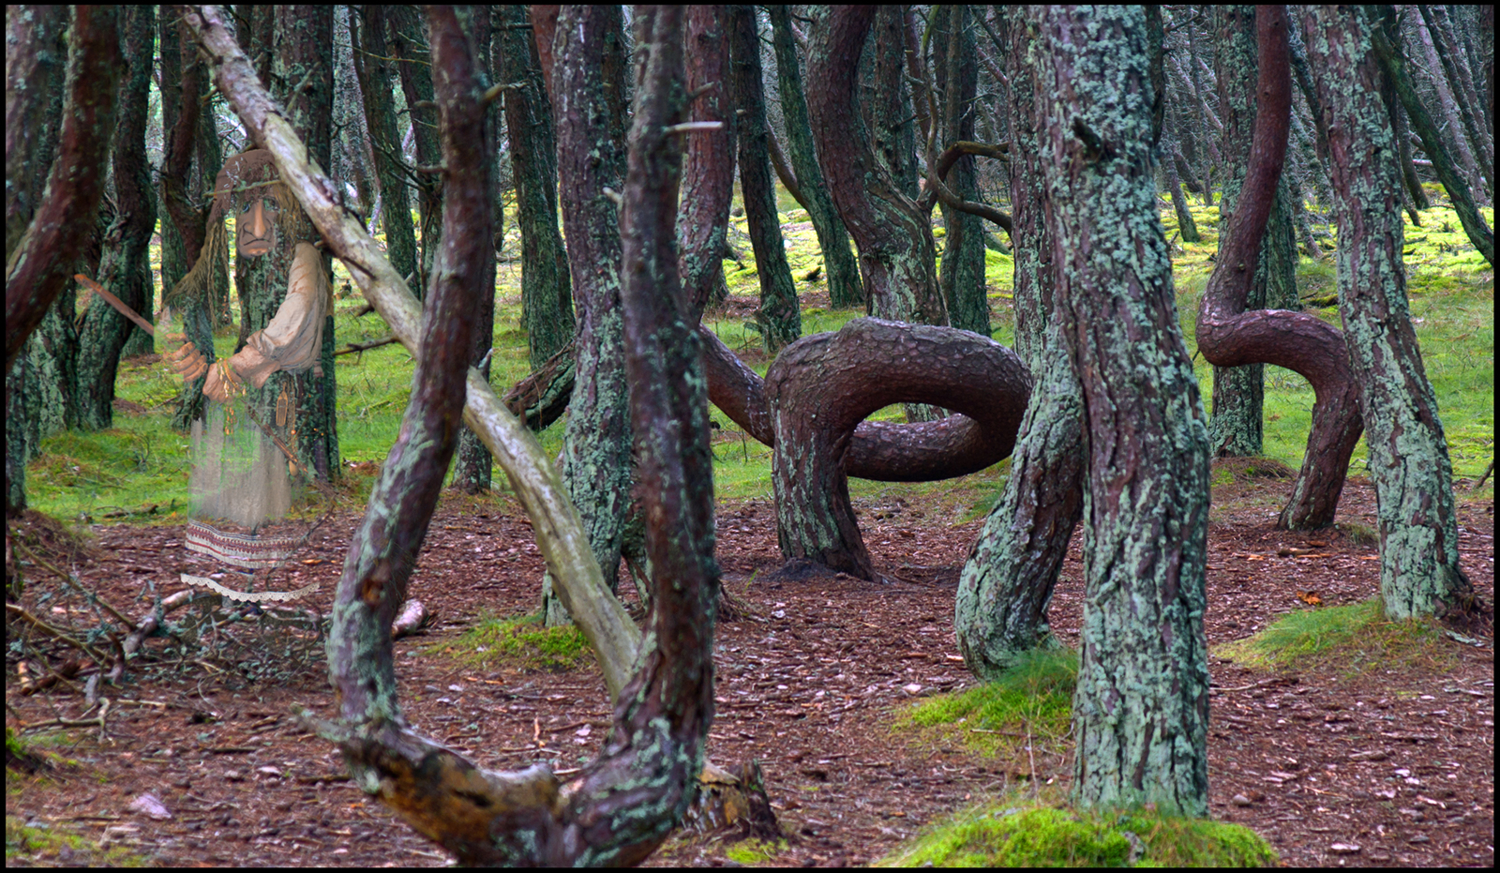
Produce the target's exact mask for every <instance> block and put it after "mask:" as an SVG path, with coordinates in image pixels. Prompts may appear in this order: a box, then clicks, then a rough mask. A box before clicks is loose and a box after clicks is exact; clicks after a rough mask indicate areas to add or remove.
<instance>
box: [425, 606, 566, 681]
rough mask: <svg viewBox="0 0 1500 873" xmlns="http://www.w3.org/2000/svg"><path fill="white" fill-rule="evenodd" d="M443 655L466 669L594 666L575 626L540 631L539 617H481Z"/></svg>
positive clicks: (541, 629)
mask: <svg viewBox="0 0 1500 873" xmlns="http://www.w3.org/2000/svg"><path fill="white" fill-rule="evenodd" d="M443 651H444V653H445V654H451V655H452V656H453V657H454V658H456V659H457V660H459V661H460V662H461V663H463V664H464V665H466V666H469V667H473V668H484V669H494V668H496V667H499V666H502V665H508V666H512V667H519V668H522V669H528V670H553V671H563V670H573V669H575V668H578V667H582V666H585V665H587V664H591V663H593V662H594V650H593V649H592V648H591V647H590V646H589V641H588V639H587V638H585V637H584V635H583V632H582V631H580V630H579V629H578V627H577V626H576V625H571V624H570V625H565V626H562V627H543V626H542V623H541V617H540V616H539V615H524V616H520V617H513V618H497V617H495V616H493V615H484V616H481V617H480V619H479V621H478V622H477V623H476V624H475V625H474V627H472V628H470V629H469V630H466V631H464V633H463V634H462V635H461V636H460V637H459V638H458V639H457V640H455V641H454V642H453V643H452V645H449V646H445V647H444V649H443Z"/></svg>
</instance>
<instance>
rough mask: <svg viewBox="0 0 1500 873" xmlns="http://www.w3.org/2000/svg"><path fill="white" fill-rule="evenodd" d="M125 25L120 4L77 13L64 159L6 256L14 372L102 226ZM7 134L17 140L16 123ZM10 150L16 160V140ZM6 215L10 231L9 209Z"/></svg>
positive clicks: (8, 339) (9, 360) (8, 343)
mask: <svg viewBox="0 0 1500 873" xmlns="http://www.w3.org/2000/svg"><path fill="white" fill-rule="evenodd" d="M119 20H120V12H119V10H118V9H116V8H115V7H99V6H83V7H78V8H76V9H75V10H74V11H73V18H72V26H71V27H70V28H69V38H68V42H69V51H68V68H67V73H66V76H65V82H64V89H65V92H66V93H65V96H64V101H65V102H64V104H63V122H62V132H61V133H60V134H59V135H58V156H57V160H56V161H54V162H53V164H52V170H51V172H50V174H49V175H48V176H47V186H46V188H45V189H44V190H43V193H42V196H41V200H40V203H39V205H38V206H37V209H36V212H35V214H34V215H33V217H32V220H31V224H30V225H29V226H27V229H26V233H25V234H24V235H23V236H22V237H21V240H20V242H19V243H17V244H16V248H15V249H14V250H12V251H11V252H10V253H9V255H8V257H7V259H6V268H5V371H6V372H7V373H9V372H10V371H11V368H12V367H13V366H15V362H16V357H17V355H19V354H20V352H21V348H22V346H23V345H24V344H25V342H26V338H27V337H28V336H30V335H31V332H32V331H33V330H35V329H36V326H37V325H38V324H40V323H41V321H42V317H43V316H44V315H45V314H46V312H47V307H49V306H51V305H52V301H53V300H55V299H56V298H57V296H58V295H59V294H61V293H62V290H63V288H64V287H66V286H67V285H68V284H69V283H70V282H71V281H72V274H73V273H74V271H75V268H74V262H75V260H76V259H77V258H78V256H79V254H80V253H81V252H82V251H83V248H84V246H85V245H86V244H87V242H88V237H89V233H90V232H91V230H92V228H93V226H94V219H95V216H96V214H97V213H98V210H99V200H100V196H101V195H102V194H103V191H104V180H105V175H106V169H107V168H106V167H105V165H104V161H105V156H106V155H108V154H109V145H110V138H109V137H103V136H100V135H99V131H101V130H113V129H114V126H115V125H114V119H115V101H116V97H117V95H116V93H115V85H116V83H117V82H118V80H119V76H120V69H121V66H122V64H121V60H120V44H119ZM8 58H9V53H7V59H8ZM6 79H7V82H6V92H7V93H6V111H7V116H8V114H9V111H10V108H11V106H12V105H14V102H13V99H12V98H13V97H20V96H21V95H20V94H13V93H12V90H13V89H12V88H11V85H10V75H9V70H8V69H7V72H6ZM41 96H45V95H41ZM7 120H8V118H7ZM6 130H7V135H9V131H10V127H9V125H8V124H7V127H6ZM6 146H7V149H6V154H7V160H8V159H9V151H10V149H9V146H10V143H9V141H7V143H6ZM6 216H7V222H6V223H7V226H8V225H9V223H10V222H9V220H8V219H9V218H10V213H9V209H8V206H7V213H6ZM8 237H9V231H8V230H7V238H8Z"/></svg>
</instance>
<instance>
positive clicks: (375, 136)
mask: <svg viewBox="0 0 1500 873" xmlns="http://www.w3.org/2000/svg"><path fill="white" fill-rule="evenodd" d="M357 20H358V22H359V23H358V33H359V43H360V44H359V48H360V50H359V51H356V52H354V68H355V70H356V71H357V72H358V75H359V82H360V94H361V98H362V100H363V102H364V106H365V123H366V124H367V125H368V126H369V129H370V146H371V149H372V151H373V152H374V154H375V175H376V178H377V179H378V180H379V182H380V197H381V200H382V201H383V202H384V207H383V212H382V218H381V220H380V223H381V227H383V228H384V229H385V246H386V251H387V252H389V253H390V258H391V265H392V266H393V267H395V268H396V272H398V273H400V274H401V275H403V276H412V275H415V274H416V271H417V237H416V234H415V233H414V232H413V230H412V223H411V200H410V198H409V197H407V191H406V173H405V167H404V166H403V161H402V159H401V135H400V133H399V132H398V131H397V127H396V104H395V100H394V99H393V94H392V91H391V89H392V87H393V84H394V81H395V74H396V71H395V70H394V69H392V66H393V62H392V61H391V59H390V49H389V48H388V47H387V45H386V38H385V35H386V29H387V24H386V7H384V6H380V5H377V4H370V3H367V4H365V5H364V6H361V7H359V14H358V17H357Z"/></svg>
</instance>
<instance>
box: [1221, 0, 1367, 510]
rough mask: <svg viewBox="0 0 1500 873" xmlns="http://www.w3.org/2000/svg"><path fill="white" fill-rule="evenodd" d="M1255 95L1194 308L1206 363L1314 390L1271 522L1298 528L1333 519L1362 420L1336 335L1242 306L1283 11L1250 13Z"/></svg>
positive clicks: (1279, 92)
mask: <svg viewBox="0 0 1500 873" xmlns="http://www.w3.org/2000/svg"><path fill="white" fill-rule="evenodd" d="M1258 17H1259V19H1261V20H1258V21H1257V23H1256V28H1257V31H1258V34H1259V38H1258V42H1259V46H1260V58H1259V77H1260V78H1259V85H1258V86H1257V92H1258V93H1259V96H1260V100H1259V106H1258V109H1257V116H1256V122H1255V136H1254V141H1253V143H1252V145H1251V152H1250V159H1249V161H1250V163H1249V168H1248V170H1247V171H1246V174H1245V182H1244V185H1243V186H1242V187H1241V189H1240V195H1239V203H1238V204H1237V206H1236V209H1235V212H1234V216H1233V218H1232V220H1231V221H1230V224H1229V227H1228V228H1227V229H1226V230H1225V232H1224V234H1223V235H1222V238H1221V241H1220V246H1219V260H1218V263H1217V264H1216V266H1215V267H1214V272H1213V274H1212V275H1211V276H1209V279H1208V286H1207V288H1205V289H1204V292H1203V300H1202V302H1201V303H1200V304H1199V307H1198V348H1199V350H1200V351H1202V352H1203V357H1204V358H1206V359H1207V360H1208V362H1209V363H1211V364H1213V365H1215V366H1218V367H1237V366H1241V365H1243V364H1247V363H1254V362H1264V363H1268V364H1276V365H1278V366H1282V367H1286V368H1288V369H1291V370H1295V371H1296V372H1298V373H1301V374H1302V375H1303V376H1304V377H1306V378H1307V380H1308V381H1309V382H1311V383H1312V386H1313V390H1314V391H1315V392H1316V397H1317V399H1316V402H1315V404H1314V406H1313V423H1312V431H1311V432H1310V433H1309V434H1308V438H1307V454H1306V455H1305V456H1304V458H1303V461H1302V470H1301V471H1300V472H1299V473H1298V474H1297V479H1296V481H1295V482H1293V485H1292V497H1291V499H1290V501H1288V503H1287V505H1286V507H1285V508H1284V509H1283V510H1282V511H1281V516H1280V518H1278V519H1277V522H1276V524H1277V527H1279V528H1283V529H1292V530H1305V529H1316V528H1322V527H1327V526H1329V525H1331V524H1333V519H1334V514H1335V512H1336V511H1337V509H1338V500H1339V495H1340V493H1341V492H1342V491H1343V488H1344V478H1345V476H1346V475H1347V474H1348V471H1349V457H1350V455H1352V454H1353V452H1354V446H1355V443H1357V442H1358V441H1359V434H1360V431H1361V429H1362V428H1363V424H1362V421H1361V419H1360V410H1359V388H1358V386H1357V384H1356V383H1355V381H1354V378H1353V374H1352V372H1351V371H1350V369H1349V363H1348V361H1349V359H1348V352H1347V350H1346V348H1345V345H1344V337H1343V334H1341V333H1340V332H1339V331H1338V329H1336V328H1334V327H1331V326H1330V325H1328V324H1327V323H1325V322H1323V321H1322V320H1321V319H1319V318H1317V317H1316V316H1313V315H1308V314H1306V313H1301V312H1288V311H1284V310H1270V309H1260V310H1250V311H1248V312H1247V311H1246V300H1247V299H1248V297H1249V294H1250V289H1251V287H1252V285H1253V283H1254V279H1255V267H1256V264H1257V261H1258V252H1259V249H1260V244H1261V239H1262V237H1263V235H1264V232H1265V227H1266V222H1267V219H1268V217H1269V215H1270V213H1271V208H1272V204H1273V201H1274V199H1275V196H1276V186H1277V181H1278V179H1279V178H1280V175H1281V167H1282V163H1283V161H1284V160H1285V157H1286V142H1287V132H1288V128H1289V124H1290V117H1291V73H1290V61H1289V51H1288V48H1287V36H1286V30H1287V29H1286V25H1285V20H1284V14H1275V13H1268V14H1266V15H1262V16H1258Z"/></svg>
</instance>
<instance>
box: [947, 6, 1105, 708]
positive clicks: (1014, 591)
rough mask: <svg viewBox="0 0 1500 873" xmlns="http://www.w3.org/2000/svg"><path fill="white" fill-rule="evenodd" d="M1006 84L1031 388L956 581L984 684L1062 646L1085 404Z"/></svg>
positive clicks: (1036, 182)
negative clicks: (1056, 631)
mask: <svg viewBox="0 0 1500 873" xmlns="http://www.w3.org/2000/svg"><path fill="white" fill-rule="evenodd" d="M1005 19H1006V20H1005V21H1003V22H1002V23H1001V27H1002V28H1004V29H1005V30H1006V31H1007V34H1006V36H1007V38H1008V44H1009V45H1010V47H1011V57H1014V58H1024V57H1026V51H1027V49H1028V47H1029V46H1030V45H1032V44H1033V43H1034V42H1035V39H1034V34H1033V32H1032V31H1031V29H1030V28H1029V27H1028V26H1027V22H1026V21H1025V19H1024V17H1023V16H1021V15H1019V14H1018V13H1008V14H1006V16H1005ZM1011 78H1012V85H1011V88H1010V89H1009V90H1010V99H1011V106H1010V110H1011V136H1012V142H1013V143H1014V145H1015V148H1014V149H1013V150H1012V158H1011V198H1010V200H1011V203H1012V204H1013V206H1012V219H1013V221H1014V233H1013V239H1014V240H1015V284H1014V289H1013V291H1014V308H1015V313H1016V351H1017V352H1018V353H1019V354H1020V355H1021V358H1022V360H1024V361H1025V362H1026V364H1027V366H1028V368H1029V369H1030V370H1031V373H1032V376H1033V377H1034V379H1035V381H1036V384H1035V385H1034V387H1033V388H1032V392H1031V398H1030V400H1029V401H1028V402H1027V405H1026V417H1025V418H1024V419H1023V420H1022V422H1021V431H1020V436H1019V438H1018V441H1017V445H1016V451H1015V454H1014V455H1012V456H1011V463H1010V478H1009V479H1008V480H1007V481H1006V483H1005V491H1004V492H1003V493H1002V494H1001V497H1000V501H999V502H998V503H997V504H996V505H995V508H994V509H993V510H991V511H990V514H989V516H988V517H987V518H986V519H985V522H984V527H983V528H982V529H981V530H980V532H979V538H978V539H977V540H976V541H975V543H974V549H973V551H972V552H971V553H970V554H969V558H968V560H967V561H965V562H964V567H963V571H962V573H960V575H959V582H958V594H957V596H956V598H955V605H954V630H955V631H956V633H957V635H958V647H959V651H960V652H962V653H963V656H964V664H965V666H967V667H968V668H969V670H970V672H972V673H974V675H976V676H979V677H980V678H983V679H994V678H997V677H998V676H999V675H1000V674H1002V673H1003V672H1004V671H1005V670H1007V669H1008V668H1010V667H1011V666H1013V665H1014V664H1015V662H1016V659H1017V658H1018V656H1020V655H1022V654H1023V653H1025V652H1028V651H1031V650H1033V649H1036V648H1039V647H1044V646H1056V645H1057V642H1056V640H1054V639H1053V637H1052V635H1051V628H1050V627H1049V625H1048V623H1047V607H1048V604H1050V603H1051V600H1052V591H1053V588H1054V587H1055V586H1056V584H1057V579H1058V575H1059V573H1061V571H1062V565H1063V559H1064V558H1066V557H1067V553H1068V542H1069V540H1071V539H1072V536H1073V531H1074V529H1075V528H1077V526H1078V522H1079V519H1080V518H1081V517H1082V515H1083V471H1084V460H1085V457H1084V449H1083V397H1082V395H1081V394H1080V392H1079V387H1078V380H1077V378H1076V377H1074V375H1073V367H1072V365H1071V364H1069V362H1068V353H1067V349H1066V348H1065V347H1064V346H1063V341H1062V333H1061V325H1060V323H1059V319H1056V318H1053V317H1052V302H1053V290H1052V288H1053V271H1052V245H1051V242H1050V240H1049V239H1048V237H1047V225H1046V222H1044V221H1043V215H1042V176H1041V167H1040V164H1039V160H1040V157H1039V151H1038V146H1037V137H1036V118H1035V112H1034V110H1033V106H1032V92H1033V89H1034V85H1033V82H1032V72H1031V68H1030V66H1029V65H1022V64H1017V65H1016V69H1013V70H1012V72H1011Z"/></svg>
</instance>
